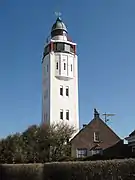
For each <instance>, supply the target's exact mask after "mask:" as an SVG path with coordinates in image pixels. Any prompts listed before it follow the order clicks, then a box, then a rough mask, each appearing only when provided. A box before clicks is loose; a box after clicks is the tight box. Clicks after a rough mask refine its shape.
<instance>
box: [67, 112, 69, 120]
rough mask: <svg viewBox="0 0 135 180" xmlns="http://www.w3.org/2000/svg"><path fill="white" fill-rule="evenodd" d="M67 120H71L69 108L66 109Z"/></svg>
mask: <svg viewBox="0 0 135 180" xmlns="http://www.w3.org/2000/svg"><path fill="white" fill-rule="evenodd" d="M66 120H69V110H66Z"/></svg>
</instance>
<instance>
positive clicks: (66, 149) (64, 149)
mask: <svg viewBox="0 0 135 180" xmlns="http://www.w3.org/2000/svg"><path fill="white" fill-rule="evenodd" d="M74 133H75V129H74V127H73V126H69V125H67V124H65V123H61V124H54V125H52V126H51V127H50V136H49V141H50V161H59V160H60V159H61V158H63V157H65V156H70V155H71V153H70V151H71V146H70V142H69V140H70V139H71V137H72V136H73V134H74Z"/></svg>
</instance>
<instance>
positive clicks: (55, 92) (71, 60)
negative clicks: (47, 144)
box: [42, 17, 79, 131]
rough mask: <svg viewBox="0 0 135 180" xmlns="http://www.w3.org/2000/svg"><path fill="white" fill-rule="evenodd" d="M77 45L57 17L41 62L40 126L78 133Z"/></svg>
mask: <svg viewBox="0 0 135 180" xmlns="http://www.w3.org/2000/svg"><path fill="white" fill-rule="evenodd" d="M76 45H77V44H76V43H74V42H73V41H72V40H71V39H70V38H69V35H68V30H67V27H66V25H65V24H64V22H63V21H62V19H61V18H60V17H57V19H56V22H55V23H54V24H53V26H52V28H51V32H50V39H48V41H47V42H46V45H45V47H44V52H43V58H42V124H48V125H52V124H59V123H67V124H68V125H69V126H74V128H75V129H76V130H77V131H78V130H79V104H78V57H77V54H76Z"/></svg>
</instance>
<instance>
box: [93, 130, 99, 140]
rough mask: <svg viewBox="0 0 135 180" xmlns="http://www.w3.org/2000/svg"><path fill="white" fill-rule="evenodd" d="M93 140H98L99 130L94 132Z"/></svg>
mask: <svg viewBox="0 0 135 180" xmlns="http://www.w3.org/2000/svg"><path fill="white" fill-rule="evenodd" d="M94 142H99V132H94Z"/></svg>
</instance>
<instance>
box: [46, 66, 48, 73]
mask: <svg viewBox="0 0 135 180" xmlns="http://www.w3.org/2000/svg"><path fill="white" fill-rule="evenodd" d="M46 71H47V72H48V64H47V66H46Z"/></svg>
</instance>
